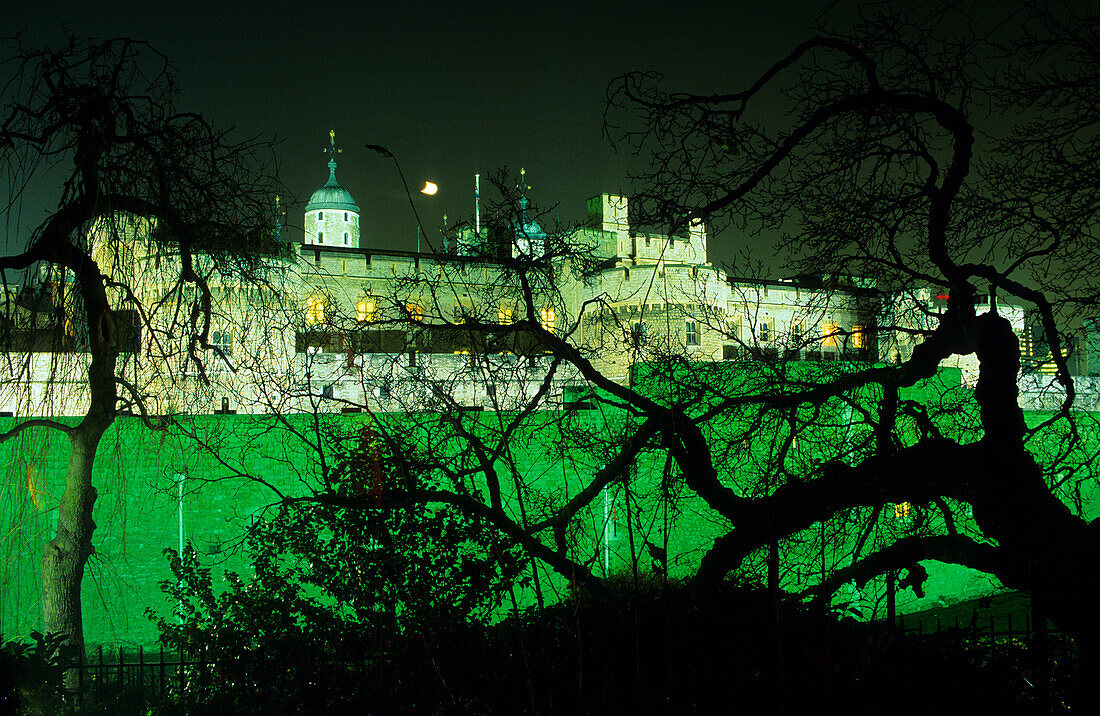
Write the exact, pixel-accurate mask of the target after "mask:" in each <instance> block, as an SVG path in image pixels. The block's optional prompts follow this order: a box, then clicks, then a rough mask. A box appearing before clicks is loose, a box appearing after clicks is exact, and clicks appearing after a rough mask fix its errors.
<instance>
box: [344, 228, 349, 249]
mask: <svg viewBox="0 0 1100 716" xmlns="http://www.w3.org/2000/svg"><path fill="white" fill-rule="evenodd" d="M347 245H348V232H346V231H345V232H344V246H347Z"/></svg>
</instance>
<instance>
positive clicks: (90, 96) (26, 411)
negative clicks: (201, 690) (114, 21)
mask: <svg viewBox="0 0 1100 716" xmlns="http://www.w3.org/2000/svg"><path fill="white" fill-rule="evenodd" d="M7 68H8V69H9V70H10V74H9V79H8V80H7V82H6V84H5V85H4V91H3V92H4V94H3V121H2V124H0V152H2V157H3V163H4V168H5V172H6V176H7V177H8V181H9V185H8V189H9V195H8V200H7V203H6V204H5V207H4V226H5V231H6V232H7V233H6V235H5V239H4V245H5V248H8V249H9V250H10V252H9V253H7V254H6V255H4V256H3V257H2V258H0V269H3V271H4V280H5V303H4V308H3V310H4V315H3V340H4V346H3V348H4V350H5V351H6V354H7V359H6V361H5V366H4V369H5V371H7V375H5V390H6V391H7V392H8V395H7V396H6V398H5V402H6V403H7V404H8V405H12V406H14V411H15V412H16V413H17V415H16V420H15V423H14V426H13V427H12V428H11V429H10V430H8V431H7V432H5V433H4V434H3V435H0V441H6V440H11V439H12V438H14V437H16V436H18V435H21V434H23V433H25V432H26V431H30V430H54V431H58V432H60V433H62V434H64V435H65V436H66V437H67V438H68V440H69V443H70V445H71V448H70V454H69V461H68V467H67V469H66V473H65V480H64V490H63V492H62V494H61V497H60V503H59V506H58V519H57V531H56V534H55V536H54V537H53V539H51V540H50V541H49V542H48V543H47V544H46V547H45V552H44V555H43V560H42V585H43V586H42V612H43V624H44V631H46V632H47V633H60V634H64V635H65V637H66V639H67V640H68V641H69V642H70V643H74V644H78V645H82V643H83V632H82V625H81V608H80V586H81V580H82V577H83V574H84V569H85V565H86V563H87V561H88V558H89V556H90V555H91V554H92V552H93V550H94V546H93V532H94V529H95V525H94V523H93V521H92V508H93V505H94V503H95V500H96V486H95V485H94V484H93V473H92V470H93V465H94V462H95V455H96V449H97V447H98V446H99V444H100V440H101V438H102V436H103V434H104V432H105V431H106V430H107V428H108V427H109V426H110V425H111V424H112V423H113V422H114V421H115V420H116V418H119V417H124V416H136V417H139V418H140V419H142V420H143V421H144V422H146V423H147V424H148V425H149V426H150V427H152V428H157V427H163V426H164V424H165V421H164V420H162V419H160V418H157V417H156V415H157V414H160V413H164V412H166V411H167V408H165V405H164V404H163V403H158V402H157V401H156V400H154V396H153V394H152V390H151V389H150V388H151V385H150V384H148V383H144V384H143V383H141V382H139V379H138V378H137V376H139V375H151V374H156V375H159V376H162V377H163V376H169V375H173V374H175V373H176V372H178V371H179V370H180V368H179V365H180V362H181V360H190V361H191V362H192V364H193V365H196V366H197V370H198V372H199V373H200V374H201V375H202V376H204V377H205V375H206V371H205V366H206V364H207V363H208V362H209V360H210V358H211V356H214V357H215V358H224V357H225V356H224V351H223V350H222V347H221V346H218V345H215V341H214V337H213V336H212V334H211V330H212V329H211V322H212V319H213V318H215V317H216V312H215V309H214V308H212V285H213V283H214V282H215V281H216V280H217V279H218V278H219V277H221V276H237V277H245V278H251V279H252V280H254V281H256V282H259V283H262V282H263V280H264V275H265V266H266V264H265V261H266V259H268V258H269V257H271V256H273V255H275V253H276V249H277V245H276V241H275V238H274V232H273V231H272V225H273V218H274V217H273V216H272V212H271V210H270V206H269V204H268V202H269V201H270V200H271V198H272V197H273V196H274V195H275V189H276V185H275V182H274V180H273V178H272V177H271V175H270V174H269V173H267V171H266V169H267V162H268V161H269V156H268V155H267V151H268V150H269V149H270V144H269V143H268V142H266V141H264V140H261V139H246V140H243V141H240V140H236V139H233V138H232V136H231V135H230V134H228V133H227V132H224V131H221V130H218V129H216V128H215V127H213V126H212V125H211V124H210V123H209V122H207V121H206V120H204V119H203V118H202V117H201V116H199V115H197V114H194V113H190V112H181V111H178V110H177V109H176V108H175V106H174V104H173V101H174V98H175V94H176V86H175V81H174V79H173V76H172V72H171V68H170V66H169V65H168V62H167V60H166V59H165V58H164V57H163V56H161V55H159V54H158V53H156V52H155V51H154V50H152V49H151V48H150V47H148V46H147V45H145V44H144V43H140V42H135V41H132V40H126V39H115V40H107V41H94V42H88V43H86V44H85V43H80V42H78V41H76V40H69V41H68V43H67V44H66V45H64V46H63V47H61V48H60V49H47V50H41V51H36V50H28V49H25V48H23V47H21V46H16V47H15V48H14V57H13V58H12V59H10V60H9V61H8V62H7ZM50 196H52V197H56V198H55V199H54V201H55V202H56V204H54V205H50V204H49V200H48V199H47V198H46V197H50ZM43 205H45V206H46V208H47V212H46V218H45V219H44V220H43V221H42V222H41V223H39V224H37V225H34V226H31V227H30V228H28V229H25V228H23V222H24V221H25V216H26V215H27V214H31V215H33V214H34V213H36V212H37V211H40V210H41V209H42V208H43ZM21 212H23V213H21ZM162 258H163V259H164V262H165V266H170V267H171V269H172V270H173V271H174V275H173V276H171V277H170V280H166V281H164V282H163V283H162V284H160V285H158V286H157V287H156V291H159V293H158V292H151V291H150V287H149V286H146V285H142V284H141V281H142V279H143V276H144V275H145V271H146V269H147V268H150V267H151V266H152V265H153V264H154V263H155V265H156V266H157V267H161V263H162ZM12 272H22V273H21V275H22V280H23V282H24V286H23V289H22V290H21V291H18V292H15V291H9V290H8V284H7V281H8V280H9V277H11V276H14V275H18V274H15V273H12ZM162 274H163V272H158V275H162ZM36 284H37V285H36ZM139 297H141V298H139ZM139 365H141V366H145V367H146V368H147V369H145V370H140V371H139V370H138V368H137V366H139ZM28 415H29V416H35V415H38V416H44V417H33V418H27V417H21V416H28ZM51 415H79V416H80V417H79V419H77V420H75V421H65V420H59V419H55V418H53V417H50V416H51Z"/></svg>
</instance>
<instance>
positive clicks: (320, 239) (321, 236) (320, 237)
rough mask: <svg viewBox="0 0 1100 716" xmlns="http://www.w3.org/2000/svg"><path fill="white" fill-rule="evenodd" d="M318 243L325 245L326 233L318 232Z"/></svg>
mask: <svg viewBox="0 0 1100 716" xmlns="http://www.w3.org/2000/svg"><path fill="white" fill-rule="evenodd" d="M317 243H319V244H323V243H325V235H324V233H322V232H320V231H318V232H317Z"/></svg>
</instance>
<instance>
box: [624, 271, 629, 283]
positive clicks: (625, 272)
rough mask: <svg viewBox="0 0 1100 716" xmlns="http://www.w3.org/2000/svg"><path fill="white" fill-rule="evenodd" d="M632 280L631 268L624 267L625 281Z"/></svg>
mask: <svg viewBox="0 0 1100 716" xmlns="http://www.w3.org/2000/svg"><path fill="white" fill-rule="evenodd" d="M629 280H630V269H623V281H629Z"/></svg>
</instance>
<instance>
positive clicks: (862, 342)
mask: <svg viewBox="0 0 1100 716" xmlns="http://www.w3.org/2000/svg"><path fill="white" fill-rule="evenodd" d="M863 331H864V327H863V326H852V345H853V346H855V347H856V348H866V347H867V336H866V335H865V334H864V333H863Z"/></svg>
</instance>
